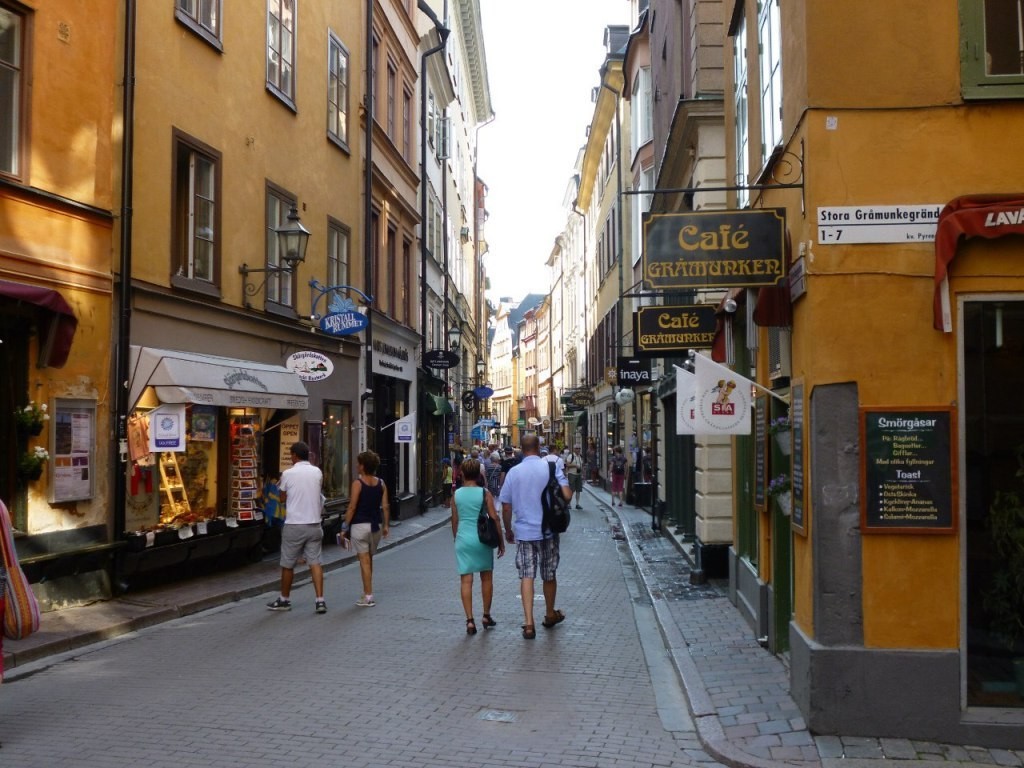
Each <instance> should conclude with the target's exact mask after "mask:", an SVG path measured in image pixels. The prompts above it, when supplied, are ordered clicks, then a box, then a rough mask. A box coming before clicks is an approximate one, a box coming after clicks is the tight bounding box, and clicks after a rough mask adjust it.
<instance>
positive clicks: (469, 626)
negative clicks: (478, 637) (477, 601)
mask: <svg viewBox="0 0 1024 768" xmlns="http://www.w3.org/2000/svg"><path fill="white" fill-rule="evenodd" d="M466 634H467V635H475V634H476V622H475V621H473V619H466Z"/></svg>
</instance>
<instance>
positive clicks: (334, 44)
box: [327, 32, 349, 146]
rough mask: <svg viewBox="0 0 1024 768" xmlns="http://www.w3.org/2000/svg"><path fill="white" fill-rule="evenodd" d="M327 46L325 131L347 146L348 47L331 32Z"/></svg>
mask: <svg viewBox="0 0 1024 768" xmlns="http://www.w3.org/2000/svg"><path fill="white" fill-rule="evenodd" d="M327 48H328V52H327V133H328V135H329V136H331V138H333V139H335V140H336V141H338V142H340V143H341V144H344V145H345V146H348V77H349V54H348V49H347V48H346V47H345V46H344V45H342V43H341V40H339V39H338V37H337V35H335V34H334V33H333V32H329V33H328V44H327Z"/></svg>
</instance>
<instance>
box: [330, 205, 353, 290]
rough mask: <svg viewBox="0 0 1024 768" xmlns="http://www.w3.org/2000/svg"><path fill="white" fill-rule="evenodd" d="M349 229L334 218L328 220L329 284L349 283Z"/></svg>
mask: <svg viewBox="0 0 1024 768" xmlns="http://www.w3.org/2000/svg"><path fill="white" fill-rule="evenodd" d="M348 242H349V230H348V227H346V226H344V225H343V224H341V223H340V222H337V221H334V220H333V219H331V220H329V221H328V222H327V284H328V285H348Z"/></svg>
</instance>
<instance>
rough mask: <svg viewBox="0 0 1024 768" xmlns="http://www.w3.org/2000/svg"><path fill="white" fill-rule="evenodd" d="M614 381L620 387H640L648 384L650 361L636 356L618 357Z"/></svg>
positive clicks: (649, 381)
mask: <svg viewBox="0 0 1024 768" xmlns="http://www.w3.org/2000/svg"><path fill="white" fill-rule="evenodd" d="M615 383H616V384H618V385H619V386H620V387H642V386H644V385H647V384H650V383H651V365H650V363H645V362H644V361H641V360H639V359H636V358H629V357H620V358H619V364H618V366H617V373H616V380H615Z"/></svg>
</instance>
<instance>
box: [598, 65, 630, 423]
mask: <svg viewBox="0 0 1024 768" xmlns="http://www.w3.org/2000/svg"><path fill="white" fill-rule="evenodd" d="M601 87H602V88H607V89H608V90H609V91H611V92H612V93H614V94H615V165H616V166H617V169H616V174H615V176H616V182H617V184H618V187H619V194H618V201H617V202H616V209H617V211H616V212H617V213H618V219H619V222H618V229H619V238H618V240H619V242H618V248H616V250H617V251H618V253H617V254H616V258H617V260H618V262H619V307H618V311H617V312H616V313H615V314H616V317H615V320H616V326H617V328H616V338H615V345H614V346H615V356H616V357H618V355H619V354H620V352H621V350H622V337H623V335H624V332H623V318H622V296H623V294H624V293H625V284H624V277H623V266H622V203H623V200H624V198H623V196H622V120H621V119H620V115H619V104H620V102H621V101H622V91H617V90H615V89H614V88H612V87H611V86H610V85H608V83H605V82H603V81H602V83H601ZM621 417H622V406H617V413H616V415H615V437H616V441H618V440H620V439H621V438H622V423H621V422H622V418H621ZM638 437H639V436H638Z"/></svg>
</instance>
